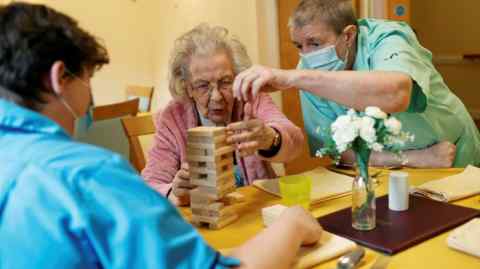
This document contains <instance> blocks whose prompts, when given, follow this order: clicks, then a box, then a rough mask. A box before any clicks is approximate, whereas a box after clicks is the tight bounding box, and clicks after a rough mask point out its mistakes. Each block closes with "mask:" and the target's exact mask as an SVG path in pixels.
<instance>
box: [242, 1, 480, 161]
mask: <svg viewBox="0 0 480 269" xmlns="http://www.w3.org/2000/svg"><path fill="white" fill-rule="evenodd" d="M289 28H290V33H291V38H292V41H293V43H294V45H295V46H296V47H297V48H298V49H299V51H300V61H299V63H298V67H297V70H281V69H274V68H268V67H264V66H254V67H252V68H250V69H248V70H246V71H244V72H243V73H241V74H239V75H238V76H237V78H236V80H235V82H234V93H235V96H236V97H237V98H240V99H243V100H246V101H248V100H250V99H251V98H252V96H255V95H256V94H258V92H259V91H275V90H287V89H290V88H298V89H301V90H300V98H301V104H302V111H303V118H304V122H305V129H306V133H307V136H308V140H309V146H310V152H311V154H314V153H315V152H316V150H318V149H320V148H321V146H322V141H323V135H324V133H322V132H317V131H316V130H317V128H318V127H320V129H322V128H328V127H329V126H330V124H331V123H332V122H333V121H335V119H336V118H337V117H338V116H340V115H343V114H346V112H347V110H348V109H349V108H354V109H355V110H357V111H364V110H365V108H366V107H368V106H377V107H379V108H380V109H382V110H383V111H385V112H387V113H389V114H393V115H394V116H395V117H397V118H398V119H399V120H400V121H401V122H402V127H403V130H405V131H407V132H410V133H411V134H413V135H414V136H415V140H414V141H413V142H411V143H407V144H406V145H405V147H404V150H405V154H406V157H407V158H406V163H403V165H406V166H410V167H450V166H455V167H465V166H466V165H468V164H474V165H475V164H479V163H480V136H479V133H478V130H477V128H476V126H475V124H474V122H473V120H472V118H471V117H470V115H469V113H468V111H467V110H466V108H465V106H464V105H463V103H462V102H461V101H460V99H459V98H458V97H457V96H455V95H454V94H453V93H452V92H451V91H450V90H449V88H448V87H447V85H446V84H445V82H444V81H443V79H442V77H441V75H440V74H439V73H438V71H437V70H436V69H435V67H434V66H433V64H432V54H431V53H430V52H429V51H428V50H427V49H425V48H423V47H422V46H421V45H420V43H419V42H418V40H417V38H416V36H415V33H414V32H413V31H412V29H411V28H410V27H409V26H408V25H407V24H406V23H403V22H394V21H385V20H376V19H361V20H357V19H356V17H355V14H354V10H353V6H352V3H351V1H349V0H303V1H301V2H300V3H299V5H298V6H297V8H296V9H295V11H294V13H293V15H292V16H291V17H290V21H289ZM342 161H344V162H352V161H353V154H352V153H351V152H348V151H347V152H346V153H344V155H343V156H342ZM370 163H371V164H372V165H376V166H392V165H393V166H397V165H402V160H399V159H398V158H396V157H395V156H394V155H393V154H391V153H388V152H373V153H372V156H371V160H370Z"/></svg>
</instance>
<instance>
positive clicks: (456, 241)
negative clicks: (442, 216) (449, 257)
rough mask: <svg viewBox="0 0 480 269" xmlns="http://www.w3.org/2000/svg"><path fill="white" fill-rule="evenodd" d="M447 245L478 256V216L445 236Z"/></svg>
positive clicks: (479, 236) (479, 232)
mask: <svg viewBox="0 0 480 269" xmlns="http://www.w3.org/2000/svg"><path fill="white" fill-rule="evenodd" d="M447 245H448V246H449V247H451V248H453V249H456V250H459V251H462V252H465V253H468V254H470V255H474V256H477V257H479V258H480V218H476V219H472V220H471V221H469V222H467V223H465V224H464V225H462V226H460V227H458V228H456V229H455V230H453V232H452V233H450V235H449V236H448V238H447Z"/></svg>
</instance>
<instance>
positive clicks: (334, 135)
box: [316, 107, 414, 230]
mask: <svg viewBox="0 0 480 269" xmlns="http://www.w3.org/2000/svg"><path fill="white" fill-rule="evenodd" d="M401 129H402V124H401V122H400V121H398V120H397V119H396V118H395V117H393V116H388V115H387V114H386V113H385V112H383V111H382V110H380V109H379V108H378V107H367V108H366V109H365V113H359V112H356V111H355V110H353V109H350V110H349V111H348V112H347V114H346V115H342V116H340V117H338V118H337V119H336V120H335V122H333V123H332V125H331V126H330V128H327V129H324V130H322V129H321V128H318V129H317V132H322V131H323V135H322V136H323V137H324V141H323V143H324V144H323V147H322V148H321V149H319V150H318V151H317V153H316V155H317V156H324V155H329V156H331V157H332V158H333V159H334V160H335V161H336V162H337V163H338V161H339V160H340V157H341V154H342V153H343V152H345V151H347V150H348V149H352V151H353V152H354V154H355V161H356V166H357V169H358V170H357V171H358V172H359V176H357V178H356V179H358V180H360V181H363V182H357V181H358V180H356V181H354V186H353V191H352V197H353V205H352V218H353V221H354V224H353V226H354V227H355V228H358V229H360V230H369V229H373V228H374V227H375V224H374V223H373V228H372V226H371V221H372V219H371V218H373V222H375V217H374V212H375V199H374V198H375V194H374V190H373V187H372V186H371V182H370V180H369V176H368V162H369V159H370V154H371V152H372V150H373V151H377V152H380V151H383V150H388V151H390V152H393V153H396V154H397V155H398V156H399V158H402V160H404V158H403V155H402V152H401V149H402V148H403V146H404V145H405V143H406V142H408V141H413V139H414V137H413V136H412V135H410V134H409V133H407V132H403V131H401ZM359 186H360V187H359ZM356 188H357V189H358V188H360V189H361V188H363V190H362V193H361V194H358V193H359V192H358V190H357V189H356ZM357 194H358V195H357ZM356 195H357V196H356ZM359 197H360V198H359ZM372 207H373V208H372ZM372 211H373V217H372V216H371V215H372ZM356 220H357V222H358V223H360V224H358V223H357V224H358V225H357V226H356V224H355V221H356Z"/></svg>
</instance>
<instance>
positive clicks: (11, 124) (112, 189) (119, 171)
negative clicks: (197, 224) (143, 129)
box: [0, 99, 239, 269]
mask: <svg viewBox="0 0 480 269" xmlns="http://www.w3.org/2000/svg"><path fill="white" fill-rule="evenodd" d="M0 144H1V145H2V150H1V151H0V268H20V269H21V268H226V267H230V266H236V265H238V264H239V261H238V260H237V259H234V258H229V257H224V256H221V255H220V254H218V253H217V252H216V251H215V250H213V249H212V248H210V247H209V246H208V245H207V244H206V243H205V241H204V240H203V239H202V238H201V236H200V235H199V234H198V233H197V232H196V230H195V229H194V228H193V227H192V226H191V225H190V224H188V223H186V222H185V221H184V220H183V218H182V217H181V216H180V215H179V213H178V212H177V210H176V209H175V208H174V207H173V206H172V205H171V204H170V203H169V202H168V201H167V200H166V199H164V198H163V197H162V196H161V195H159V194H158V193H157V192H155V191H154V190H153V189H150V188H149V187H148V186H147V185H145V183H144V182H143V181H142V179H141V178H140V177H139V176H138V175H137V174H136V173H135V172H134V170H133V169H132V168H131V166H130V165H129V164H128V163H127V162H126V161H124V160H123V159H122V158H121V157H120V156H119V155H117V154H114V153H112V152H110V151H107V150H104V149H101V148H97V147H95V146H91V145H86V144H81V143H78V142H75V141H73V140H72V139H71V138H70V137H69V136H68V135H67V134H66V133H65V131H64V130H63V129H62V128H61V127H60V126H59V125H58V124H56V123H55V122H54V121H52V120H50V119H49V118H47V117H45V116H43V115H41V114H39V113H36V112H33V111H31V110H28V109H25V108H22V107H20V106H17V105H15V104H13V103H10V102H7V101H5V100H2V99H0Z"/></svg>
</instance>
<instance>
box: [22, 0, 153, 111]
mask: <svg viewBox="0 0 480 269" xmlns="http://www.w3.org/2000/svg"><path fill="white" fill-rule="evenodd" d="M30 2H36V3H43V4H47V5H49V6H51V7H53V8H55V9H57V10H60V11H62V12H65V13H67V14H68V15H70V16H72V17H74V18H75V19H77V20H78V21H79V23H80V25H81V26H82V27H83V28H84V29H86V30H88V31H90V32H91V33H92V34H94V35H95V36H98V37H100V38H101V39H103V41H104V43H105V45H106V46H107V48H108V51H109V54H110V59H111V63H110V64H109V65H107V66H105V67H104V68H103V69H102V70H101V71H100V72H98V73H97V74H96V75H95V77H94V79H93V81H92V86H93V92H94V98H95V102H96V103H97V104H107V103H114V102H118V101H121V100H123V99H124V91H125V85H127V84H129V83H136V84H146V85H151V84H152V81H153V61H152V49H153V41H152V40H153V39H152V37H151V35H150V31H149V29H148V26H149V22H150V21H149V17H150V16H147V14H149V12H150V10H151V9H150V6H149V5H150V4H149V3H148V2H149V1H137V2H133V1H130V0H128V1H127V0H122V1H119V0H101V1H93V0H84V1H77V0H61V1H58V0H30Z"/></svg>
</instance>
